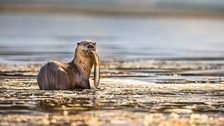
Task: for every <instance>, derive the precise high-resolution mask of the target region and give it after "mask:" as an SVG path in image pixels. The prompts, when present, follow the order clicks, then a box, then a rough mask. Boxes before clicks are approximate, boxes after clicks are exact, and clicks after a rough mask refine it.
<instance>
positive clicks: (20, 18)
mask: <svg viewBox="0 0 224 126" xmlns="http://www.w3.org/2000/svg"><path fill="white" fill-rule="evenodd" d="M0 27H1V29H0V48H1V50H0V63H43V62H45V61H46V60H50V59H59V60H63V61H69V60H70V59H71V58H72V56H73V52H74V49H75V46H76V42H77V41H79V40H84V39H93V40H96V41H97V44H98V52H99V55H100V58H101V59H103V60H114V59H117V60H128V59H189V58H190V59H193V60H194V59H203V60H223V53H224V52H223V47H224V45H223V44H224V43H223V40H224V36H223V34H222V30H223V29H224V23H223V19H222V18H215V19H209V18H208V19H207V18H204V19H199V18H198V19H197V18H196V19H195V18H185V19H183V18H178V17H177V18H174V17H173V18H168V17H128V16H123V17H121V16H96V15H78V14H74V15H65V14H64V15H63V14H62V15H60V14H57V15H56V14H55V15H48V14H32V15H31V14H7V13H4V14H0Z"/></svg>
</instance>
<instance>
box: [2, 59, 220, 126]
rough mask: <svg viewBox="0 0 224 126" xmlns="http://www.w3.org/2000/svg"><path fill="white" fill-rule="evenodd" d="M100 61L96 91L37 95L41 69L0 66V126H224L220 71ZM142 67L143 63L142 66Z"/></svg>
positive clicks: (197, 64) (165, 63)
mask: <svg viewBox="0 0 224 126" xmlns="http://www.w3.org/2000/svg"><path fill="white" fill-rule="evenodd" d="M203 63H204V62H201V63H200V62H193V61H192V62H189V61H188V62H187V61H179V62H178V61H175V62H174V61H129V62H118V61H117V62H108V61H107V62H106V61H104V62H102V63H101V64H102V65H101V69H102V79H101V83H100V86H99V88H98V89H95V88H94V87H93V85H92V89H90V90H74V91H41V90H39V89H38V86H37V83H36V75H37V72H38V70H39V68H40V66H41V65H39V64H36V65H34V64H32V65H4V64H1V65H0V92H1V93H0V114H1V115H0V124H1V125H8V124H10V125H12V124H15V125H19V124H21V125H49V124H51V125H134V126H142V125H159V124H160V125H176V126H178V125H186V126H187V125H220V126H222V125H224V109H223V105H224V85H223V84H224V81H223V69H224V68H223V67H224V65H217V64H213V63H210V64H209V63H207V64H203ZM143 64H144V65H143Z"/></svg>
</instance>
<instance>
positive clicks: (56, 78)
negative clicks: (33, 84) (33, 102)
mask: <svg viewBox="0 0 224 126" xmlns="http://www.w3.org/2000/svg"><path fill="white" fill-rule="evenodd" d="M87 45H93V46H94V50H95V43H94V42H91V41H83V42H80V43H79V44H78V46H77V48H76V51H75V56H74V59H73V60H72V61H71V62H69V63H62V62H58V61H51V62H48V63H47V64H45V65H44V66H43V67H42V68H41V69H40V72H39V74H38V77H37V82H38V85H39V88H40V89H42V90H73V89H76V88H81V89H89V88H90V83H89V77H90V73H91V69H92V67H93V64H94V59H93V56H92V54H90V52H89V50H87V49H86V48H85V46H87ZM79 46H80V47H79Z"/></svg>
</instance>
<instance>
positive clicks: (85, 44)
mask: <svg viewBox="0 0 224 126" xmlns="http://www.w3.org/2000/svg"><path fill="white" fill-rule="evenodd" d="M95 51H96V42H95V41H90V40H86V41H81V42H78V43H77V48H76V53H77V52H78V54H79V55H81V56H83V57H86V58H91V57H92V52H95Z"/></svg>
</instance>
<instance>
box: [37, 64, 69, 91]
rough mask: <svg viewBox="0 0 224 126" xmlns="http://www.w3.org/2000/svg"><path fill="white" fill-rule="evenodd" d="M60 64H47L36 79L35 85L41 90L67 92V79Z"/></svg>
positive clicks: (62, 65)
mask: <svg viewBox="0 0 224 126" xmlns="http://www.w3.org/2000/svg"><path fill="white" fill-rule="evenodd" d="M63 68H64V64H63V63H60V62H55V61H52V62H48V63H47V64H45V65H44V66H43V67H42V68H41V69H40V72H39V74H38V77H37V83H38V85H39V87H40V89H41V90H68V89H70V86H69V77H68V75H67V73H66V71H65V70H64V69H63Z"/></svg>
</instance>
